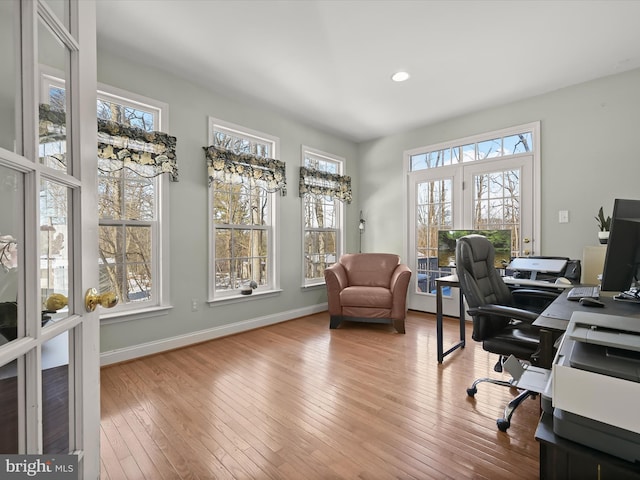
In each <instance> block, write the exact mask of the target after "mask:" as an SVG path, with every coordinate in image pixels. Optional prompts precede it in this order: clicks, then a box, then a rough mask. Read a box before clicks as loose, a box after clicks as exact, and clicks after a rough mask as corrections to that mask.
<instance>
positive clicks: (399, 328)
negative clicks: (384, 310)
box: [393, 319, 405, 333]
mask: <svg viewBox="0 0 640 480" xmlns="http://www.w3.org/2000/svg"><path fill="white" fill-rule="evenodd" d="M393 327H394V328H395V329H396V330H397V331H398V333H405V331H404V319H402V320H393Z"/></svg>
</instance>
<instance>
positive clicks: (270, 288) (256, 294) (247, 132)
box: [207, 116, 281, 304]
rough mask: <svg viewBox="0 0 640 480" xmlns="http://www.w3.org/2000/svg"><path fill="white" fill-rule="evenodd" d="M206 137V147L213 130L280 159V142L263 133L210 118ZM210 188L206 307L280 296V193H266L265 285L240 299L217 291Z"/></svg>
mask: <svg viewBox="0 0 640 480" xmlns="http://www.w3.org/2000/svg"><path fill="white" fill-rule="evenodd" d="M207 125H208V127H207V134H208V142H209V145H213V143H214V132H215V131H216V130H219V131H224V132H227V133H229V134H231V135H234V136H238V137H246V138H249V139H253V140H257V141H260V142H262V143H269V144H270V145H271V152H270V154H269V156H270V158H274V159H276V160H277V159H279V156H280V138H279V137H276V136H274V135H270V134H268V133H265V132H260V131H258V130H253V129H250V128H247V127H245V126H242V125H238V124H235V123H232V122H228V121H226V120H222V119H220V118H216V117H213V116H209V117H208V119H207ZM213 192H214V187H213V184H211V185H209V187H208V209H207V211H208V222H207V224H208V229H209V262H208V270H209V286H208V300H207V302H208V303H209V304H214V303H219V302H240V301H248V300H251V299H255V298H264V296H265V295H274V294H278V293H279V292H281V289H280V267H279V266H280V222H279V213H280V193H279V192H274V193H268V195H269V213H268V218H269V219H270V221H269V225H268V226H267V229H266V231H267V235H268V240H267V242H268V259H267V272H268V279H269V280H268V285H266V286H259V287H258V288H257V289H256V290H254V291H253V294H252V295H242V294H241V293H240V289H233V290H227V291H222V290H221V291H216V269H215V261H216V256H215V235H216V231H215V228H216V226H215V223H214V222H213V219H214V215H213V213H214V212H213Z"/></svg>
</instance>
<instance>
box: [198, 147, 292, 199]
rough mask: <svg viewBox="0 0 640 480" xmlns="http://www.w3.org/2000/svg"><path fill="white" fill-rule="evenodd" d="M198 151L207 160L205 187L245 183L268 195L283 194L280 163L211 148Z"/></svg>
mask: <svg viewBox="0 0 640 480" xmlns="http://www.w3.org/2000/svg"><path fill="white" fill-rule="evenodd" d="M202 148H204V150H205V155H206V157H207V173H208V176H209V185H211V182H213V180H215V179H217V180H221V181H223V182H230V183H243V182H249V183H250V184H251V185H253V186H258V187H261V188H264V189H265V190H267V191H268V192H277V191H278V190H279V191H280V193H281V194H282V195H286V194H287V178H286V171H285V166H286V164H285V163H284V162H281V161H280V160H275V159H273V158H266V157H258V156H255V155H249V154H245V153H234V152H232V151H230V150H225V149H224V148H220V147H216V146H215V145H210V146H208V147H202Z"/></svg>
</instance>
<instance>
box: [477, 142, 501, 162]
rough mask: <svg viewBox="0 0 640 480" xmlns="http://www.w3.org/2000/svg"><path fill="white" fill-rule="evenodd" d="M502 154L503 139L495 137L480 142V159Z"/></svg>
mask: <svg viewBox="0 0 640 480" xmlns="http://www.w3.org/2000/svg"><path fill="white" fill-rule="evenodd" d="M500 156H502V139H501V138H494V139H493V140H486V141H484V142H480V143H478V160H482V159H484V158H494V157H500Z"/></svg>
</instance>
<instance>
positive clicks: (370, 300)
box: [324, 253, 411, 333]
mask: <svg viewBox="0 0 640 480" xmlns="http://www.w3.org/2000/svg"><path fill="white" fill-rule="evenodd" d="M324 279H325V282H326V284H327V299H328V301H329V315H330V316H331V322H330V328H337V327H338V325H340V322H342V320H354V321H360V322H363V321H364V322H374V323H392V324H393V326H394V327H395V329H396V330H397V331H398V333H404V319H405V316H406V313H407V302H406V300H407V288H408V286H409V280H410V279H411V270H410V269H409V267H408V266H406V265H404V264H402V263H400V257H399V256H398V255H394V254H390V253H350V254H346V255H343V256H342V257H340V260H338V262H336V263H335V264H333V265H332V266H331V267H329V268H327V269H326V270H325V271H324Z"/></svg>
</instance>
